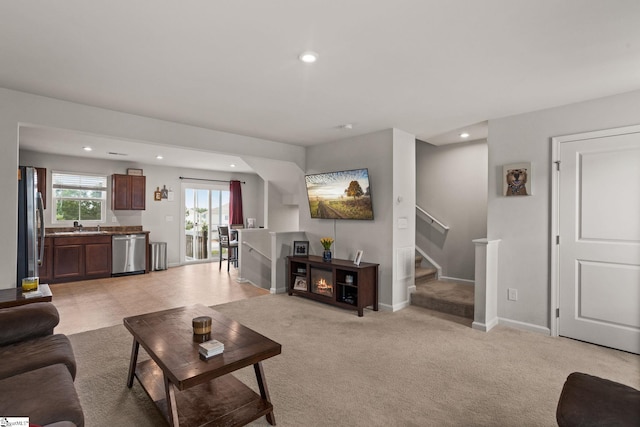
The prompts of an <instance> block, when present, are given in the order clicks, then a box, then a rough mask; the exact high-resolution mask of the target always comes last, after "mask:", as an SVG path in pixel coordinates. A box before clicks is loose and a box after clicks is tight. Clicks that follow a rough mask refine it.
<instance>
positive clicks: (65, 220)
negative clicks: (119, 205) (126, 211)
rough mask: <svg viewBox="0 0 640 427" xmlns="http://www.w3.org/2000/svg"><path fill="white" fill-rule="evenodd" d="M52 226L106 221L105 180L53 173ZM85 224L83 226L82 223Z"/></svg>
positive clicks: (102, 177)
mask: <svg viewBox="0 0 640 427" xmlns="http://www.w3.org/2000/svg"><path fill="white" fill-rule="evenodd" d="M51 177H52V178H51V187H52V190H53V191H52V196H51V197H52V202H53V203H52V204H53V207H54V209H53V215H52V216H53V217H52V219H51V222H52V223H56V224H72V223H73V222H74V221H78V222H80V223H94V224H96V223H101V222H106V210H107V177H106V176H104V175H90V174H81V173H72V172H52V174H51ZM83 225H85V224H83Z"/></svg>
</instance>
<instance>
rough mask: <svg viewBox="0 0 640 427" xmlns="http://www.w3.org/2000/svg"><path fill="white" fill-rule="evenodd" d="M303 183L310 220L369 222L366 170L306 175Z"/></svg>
mask: <svg viewBox="0 0 640 427" xmlns="http://www.w3.org/2000/svg"><path fill="white" fill-rule="evenodd" d="M305 182H306V184H307V196H308V198H309V210H310V211H311V218H323V219H373V207H372V205H371V187H370V185H369V171H368V170H367V169H354V170H347V171H340V172H327V173H319V174H315V175H307V176H305Z"/></svg>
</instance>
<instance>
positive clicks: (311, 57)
mask: <svg viewBox="0 0 640 427" xmlns="http://www.w3.org/2000/svg"><path fill="white" fill-rule="evenodd" d="M298 58H299V59H300V61H302V62H306V63H307V64H311V63H312V62H316V61H317V60H318V54H317V53H315V52H311V51H310V50H308V51H306V52H302V53H301V54H300V56H298Z"/></svg>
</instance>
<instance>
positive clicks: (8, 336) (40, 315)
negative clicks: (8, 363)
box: [0, 302, 60, 345]
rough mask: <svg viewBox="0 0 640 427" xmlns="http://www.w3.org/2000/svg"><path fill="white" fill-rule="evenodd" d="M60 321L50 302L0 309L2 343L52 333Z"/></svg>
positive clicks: (0, 340) (0, 341) (0, 339)
mask: <svg viewBox="0 0 640 427" xmlns="http://www.w3.org/2000/svg"><path fill="white" fill-rule="evenodd" d="M59 322H60V315H59V314H58V310H57V309H56V307H55V306H54V305H53V304H51V303H50V302H35V303H31V304H25V305H19V306H16V307H9V308H3V309H1V310H0V325H2V328H0V345H7V344H12V343H14V342H19V341H24V340H28V339H32V338H36V337H41V336H44V335H51V334H52V333H53V328H54V327H56V326H57V325H58V323H59Z"/></svg>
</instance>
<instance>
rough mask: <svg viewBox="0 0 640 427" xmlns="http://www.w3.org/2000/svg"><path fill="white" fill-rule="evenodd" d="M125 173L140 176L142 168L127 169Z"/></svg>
mask: <svg viewBox="0 0 640 427" xmlns="http://www.w3.org/2000/svg"><path fill="white" fill-rule="evenodd" d="M127 175H135V176H142V169H132V168H129V169H127Z"/></svg>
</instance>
